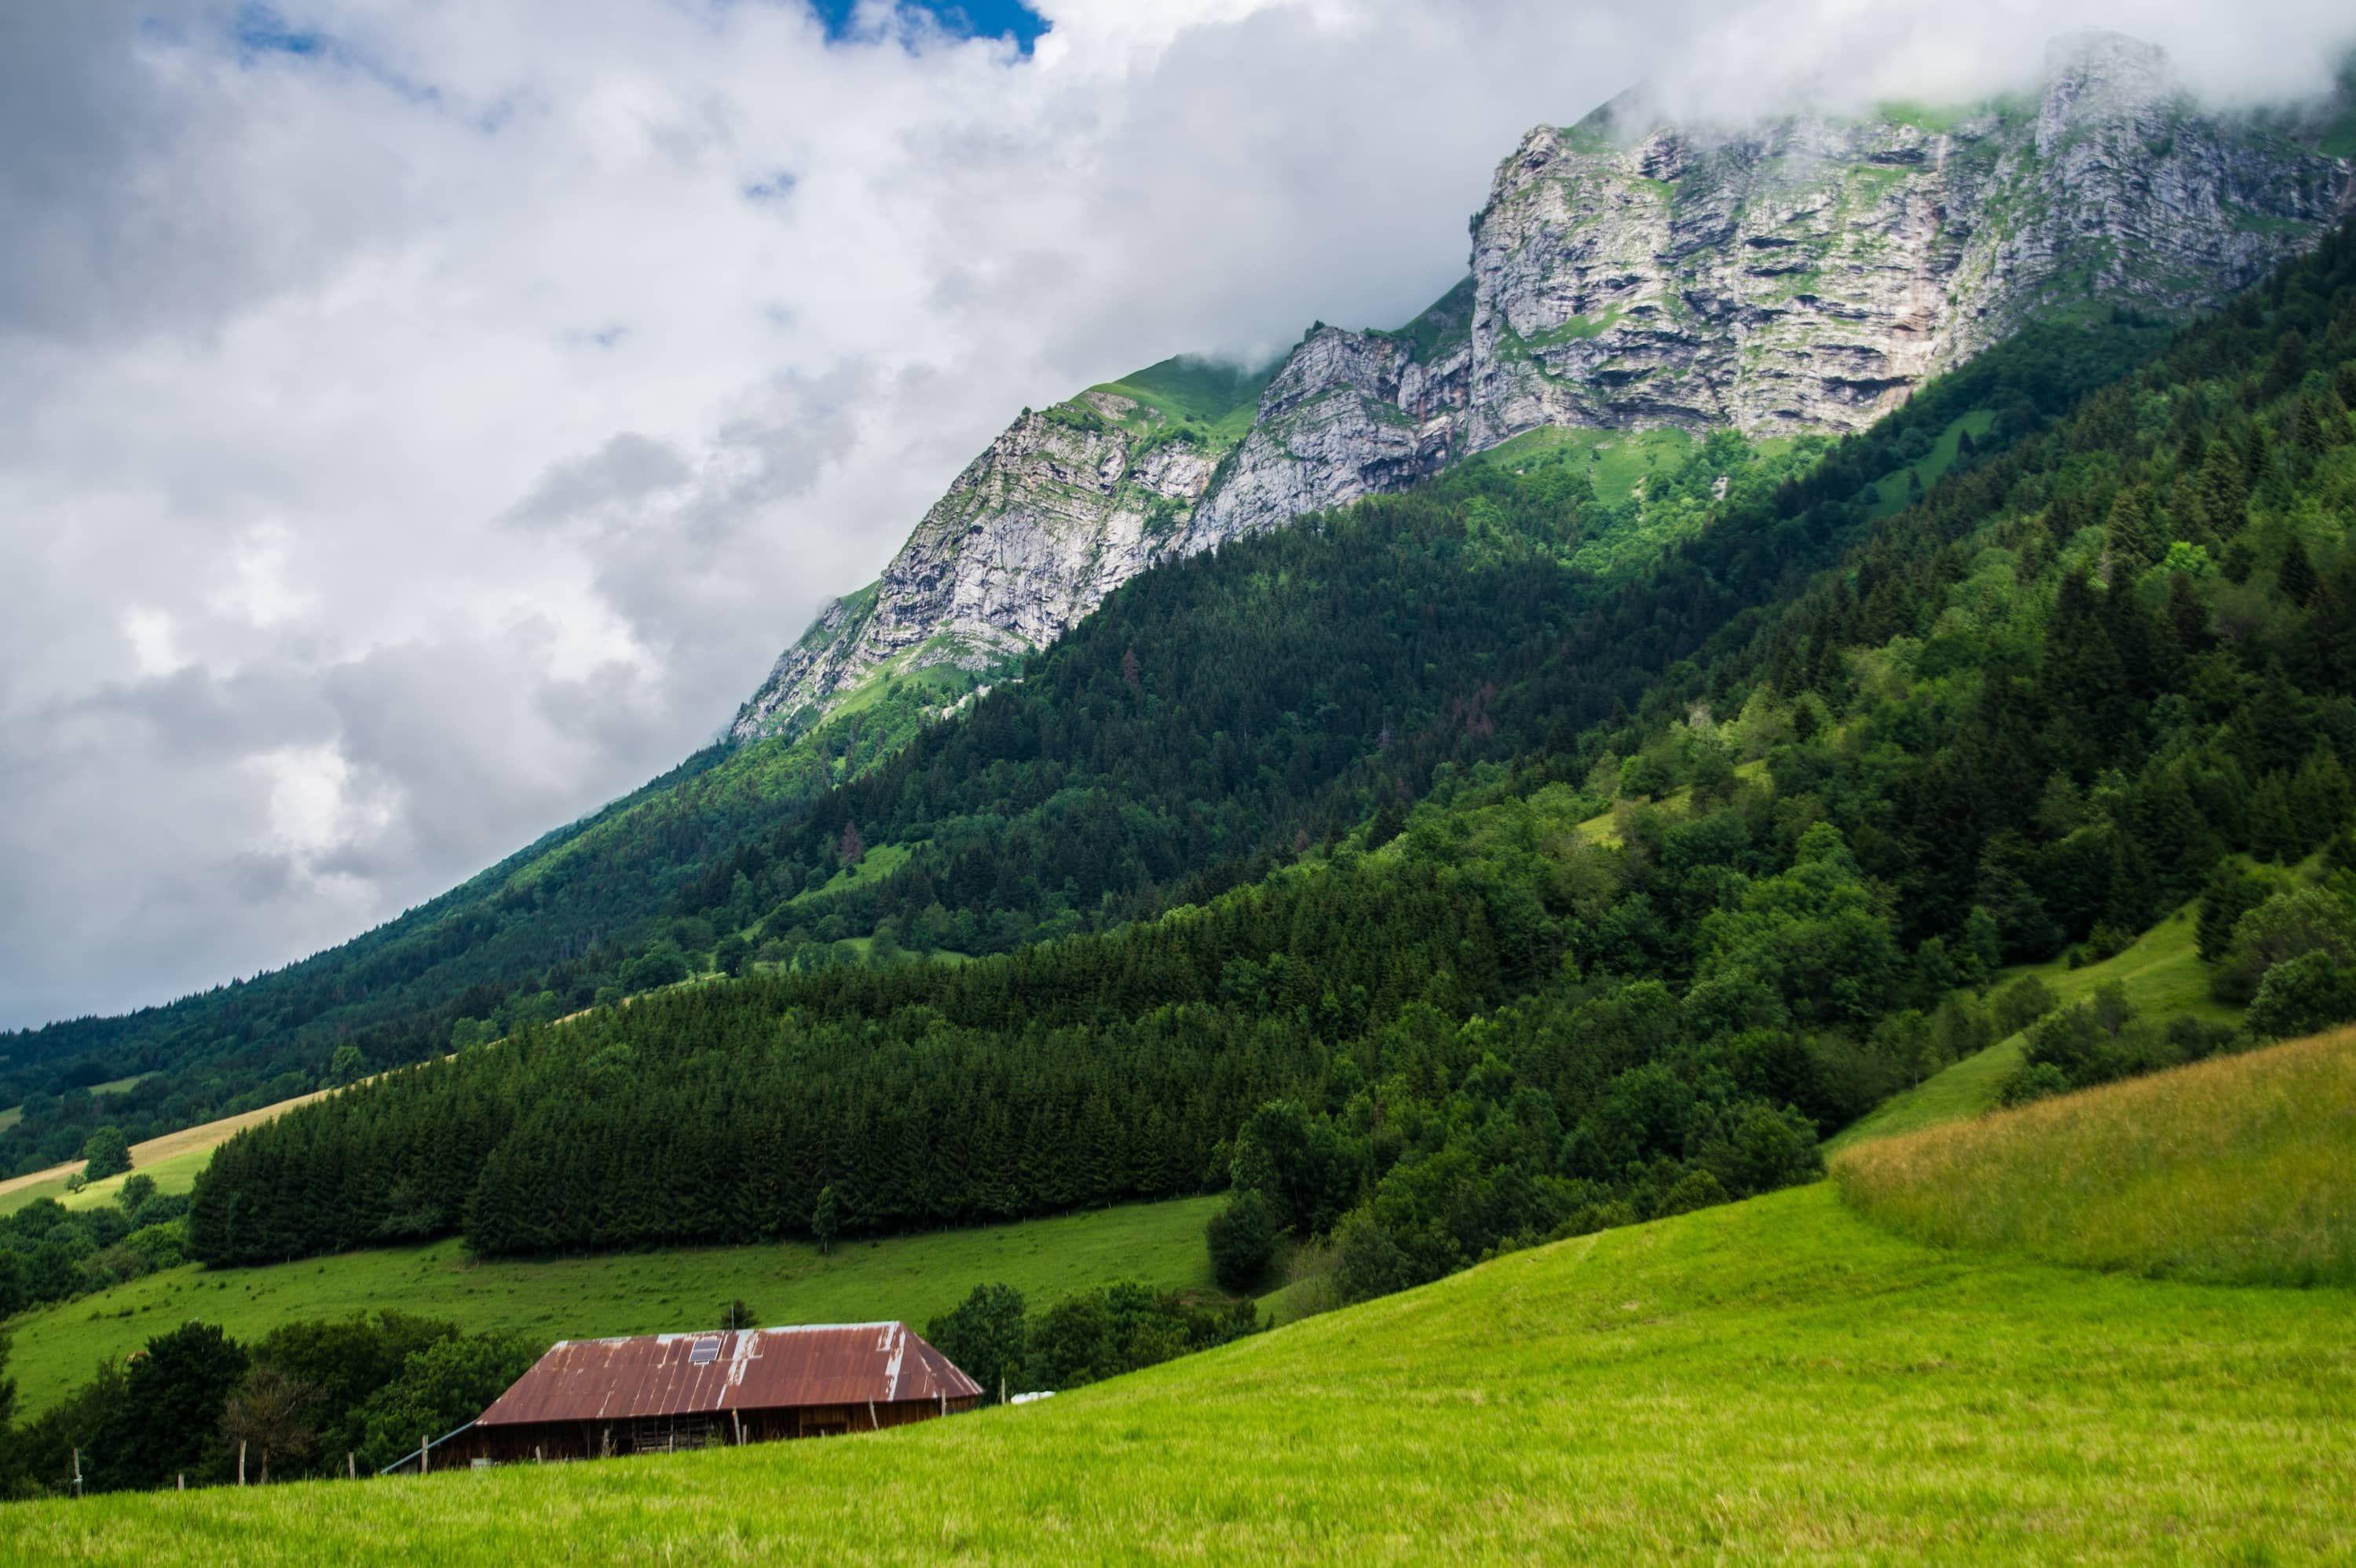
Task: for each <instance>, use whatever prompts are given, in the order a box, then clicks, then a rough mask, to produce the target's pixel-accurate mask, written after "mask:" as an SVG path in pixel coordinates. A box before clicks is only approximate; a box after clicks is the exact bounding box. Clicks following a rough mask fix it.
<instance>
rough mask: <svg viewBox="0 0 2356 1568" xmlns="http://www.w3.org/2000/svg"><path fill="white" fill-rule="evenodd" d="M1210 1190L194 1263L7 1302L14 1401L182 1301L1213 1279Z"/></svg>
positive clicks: (445, 1309) (804, 1316) (316, 1306)
mask: <svg viewBox="0 0 2356 1568" xmlns="http://www.w3.org/2000/svg"><path fill="white" fill-rule="evenodd" d="M1217 1202H1218V1200H1215V1199H1209V1198H1189V1199H1180V1200H1175V1201H1173V1202H1168V1203H1143V1204H1136V1205H1133V1206H1130V1207H1128V1208H1121V1209H1100V1210H1095V1211H1090V1212H1087V1213H1083V1214H1072V1215H1066V1216H1064V1217H1062V1218H1060V1219H1054V1220H1032V1221H1023V1222H1022V1223H1019V1224H1011V1225H993V1226H987V1227H983V1228H980V1229H977V1230H970V1231H944V1232H934V1233H931V1234H927V1235H920V1236H895V1237H889V1238H885V1239H883V1240H878V1241H853V1242H845V1243H839V1244H838V1245H837V1246H836V1247H835V1249H834V1251H833V1252H832V1253H827V1254H825V1255H821V1254H820V1253H819V1251H818V1250H817V1249H816V1248H815V1247H812V1246H809V1245H808V1244H805V1243H778V1244H776V1245H774V1246H755V1247H710V1248H698V1249H690V1250H680V1251H669V1252H652V1253H605V1254H602V1255H599V1256H596V1257H588V1258H559V1259H553V1260H551V1261H547V1262H536V1263H535V1262H517V1261H509V1260H501V1261H498V1262H493V1263H477V1262H474V1261H471V1260H470V1259H469V1258H468V1257H467V1256H466V1253H465V1251H464V1250H463V1249H462V1248H461V1247H460V1245H459V1244H458V1243H456V1242H455V1241H448V1242H437V1243H434V1244H433V1245H431V1246H423V1247H402V1248H391V1249H386V1250H384V1251H374V1252H365V1253H345V1254H343V1255H341V1256H338V1257H330V1258H313V1259H310V1260H307V1261H305V1262H302V1263H294V1264H276V1265H273V1266H271V1267H267V1268H249V1269H202V1268H198V1267H197V1266H196V1265H195V1264H189V1265H187V1267H184V1268H176V1269H167V1270H166V1271H164V1272H163V1273H160V1274H153V1275H148V1276H146V1277H145V1278H144V1279H137V1280H134V1281H132V1282H131V1283H130V1284H128V1285H117V1286H116V1287H114V1288H113V1289H112V1290H108V1291H104V1292H102V1293H100V1294H99V1295H96V1296H83V1297H81V1298H80V1299H79V1300H75V1301H68V1302H62V1303H59V1305H57V1306H55V1307H45V1308H43V1309H41V1310H39V1311H36V1312H28V1313H27V1314H25V1315H24V1316H23V1317H18V1318H16V1319H15V1320H14V1321H13V1322H11V1323H10V1324H9V1326H8V1332H9V1334H10V1336H11V1337H12V1339H14V1341H15V1347H14V1351H13V1353H12V1355H11V1356H10V1358H9V1362H8V1370H9V1371H10V1373H11V1374H12V1375H13V1376H15V1377H16V1381H17V1386H18V1393H19V1396H20V1398H21V1400H22V1403H23V1406H24V1412H23V1413H34V1414H37V1413H39V1412H40V1411H41V1410H42V1409H43V1408H45V1407H46V1406H47V1405H48V1404H50V1403H53V1402H55V1401H56V1400H58V1399H59V1398H61V1397H62V1396H63V1395H65V1394H66V1393H67V1392H69V1391H70V1390H71V1389H72V1388H74V1387H75V1386H76V1385H78V1384H79V1383H80V1382H81V1381H83V1380H84V1379H86V1378H88V1377H89V1376H90V1372H91V1367H92V1366H93V1365H95V1364H96V1363H97V1362H98V1361H99V1360H101V1359H102V1358H103V1357H107V1356H119V1355H125V1354H128V1353H129V1352H131V1351H133V1350H135V1349H138V1348H139V1347H140V1346H141V1345H143V1344H145V1342H146V1341H147V1340H148V1339H150V1338H151V1337H152V1336H154V1335H155V1334H158V1333H162V1332H164V1331H165V1330H166V1329H170V1328H177V1327H179V1326H180V1324H182V1323H184V1322H186V1321H187V1320H188V1319H189V1318H192V1317H195V1318H201V1319H203V1320H204V1321H206V1322H209V1323H218V1324H220V1325H221V1326H222V1327H223V1328H227V1329H228V1330H229V1331H230V1333H231V1334H233V1335H236V1336H238V1337H240V1338H245V1337H249V1336H252V1335H258V1334H260V1333H262V1331H264V1330H265V1329H268V1328H273V1327H274V1326H276V1325H278V1324H280V1323H289V1322H295V1321H297V1320H299V1319H302V1318H306V1317H348V1316H349V1315H351V1314H352V1313H355V1312H361V1311H373V1310H375V1309H376V1308H378V1307H397V1308H399V1309H400V1310H402V1311H404V1312H416V1313H421V1314H424V1315H427V1316H431V1317H447V1318H451V1319H453V1320H455V1321H456V1322H458V1323H460V1324H462V1325H464V1326H465V1327H466V1328H468V1329H470V1330H483V1329H502V1328H504V1329H515V1330H517V1331H519V1332H521V1333H525V1334H528V1335H531V1336H534V1337H538V1338H544V1339H552V1340H553V1339H582V1338H586V1337H592V1336H596V1335H604V1334H638V1333H648V1332H651V1331H654V1330H658V1329H669V1328H692V1327H696V1326H698V1325H701V1324H705V1323H708V1322H710V1321H711V1320H712V1315H713V1314H714V1313H715V1312H716V1311H718V1309H719V1308H720V1307H721V1306H722V1304H723V1303H724V1302H727V1301H730V1300H732V1299H734V1298H735V1297H738V1296H742V1297H744V1299H745V1300H747V1301H750V1302H751V1303H752V1304H753V1305H754V1306H755V1307H758V1308H759V1309H760V1311H761V1313H762V1315H763V1317H766V1319H768V1320H769V1321H771V1322H777V1323H793V1322H841V1321H851V1322H859V1321H864V1320H867V1319H871V1318H883V1317H902V1318H906V1319H908V1320H909V1321H911V1322H916V1323H920V1324H921V1323H923V1322H924V1321H925V1320H926V1319H927V1318H929V1317H932V1316H933V1315H934V1314H936V1313H939V1312H946V1311H948V1309H949V1308H950V1307H955V1306H956V1305H957V1304H958V1302H959V1301H961V1300H963V1299H964V1298H965V1296H966V1293H967V1292H968V1291H969V1290H971V1289H972V1288H973V1287H974V1286H975V1285H980V1284H982V1283H984V1282H987V1281H991V1280H998V1281H1002V1282H1004V1283H1006V1284H1008V1285H1013V1286H1015V1287H1016V1288H1018V1289H1020V1290H1022V1291H1023V1292H1024V1293H1025V1294H1028V1295H1032V1296H1038V1297H1040V1298H1042V1304H1043V1305H1044V1302H1045V1301H1048V1300H1053V1299H1054V1298H1055V1297H1056V1296H1063V1295H1066V1294H1068V1293H1070V1292H1073V1291H1076V1290H1082V1289H1086V1288H1087V1287H1089V1286H1091V1285H1102V1284H1105V1283H1107V1282H1108V1281H1111V1280H1116V1279H1135V1280H1141V1281H1143V1282H1144V1283H1146V1284H1148V1285H1160V1286H1164V1287H1168V1288H1173V1289H1203V1290H1208V1289H1211V1288H1212V1285H1211V1276H1210V1264H1209V1258H1208V1254H1207V1253H1205V1251H1204V1247H1203V1227H1204V1226H1205V1224H1206V1223H1207V1222H1208V1221H1209V1220H1210V1217H1211V1213H1212V1211H1213V1210H1214V1209H1215V1208H1216V1206H1217Z"/></svg>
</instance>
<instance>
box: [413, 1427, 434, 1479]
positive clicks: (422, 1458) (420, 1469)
mask: <svg viewBox="0 0 2356 1568" xmlns="http://www.w3.org/2000/svg"><path fill="white" fill-rule="evenodd" d="M433 1443H434V1439H433V1438H432V1437H430V1436H428V1435H425V1434H424V1433H423V1432H421V1433H419V1434H418V1435H417V1473H418V1474H419V1475H421V1476H422V1475H423V1474H425V1472H426V1471H427V1470H429V1469H431V1468H432V1467H433V1465H434V1449H433Z"/></svg>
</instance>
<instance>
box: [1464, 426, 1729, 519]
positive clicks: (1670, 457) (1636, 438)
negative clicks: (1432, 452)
mask: <svg viewBox="0 0 2356 1568" xmlns="http://www.w3.org/2000/svg"><path fill="white" fill-rule="evenodd" d="M1692 450H1693V437H1692V436H1690V435H1688V434H1687V433H1686V432H1684V431H1681V430H1675V429H1661V430H1646V431H1634V432H1624V431H1609V430H1595V429H1589V428H1586V427H1575V426H1569V425H1553V426H1549V427H1547V428H1546V429H1544V430H1533V431H1525V432H1522V433H1521V434H1520V435H1517V436H1515V437H1514V438H1513V439H1512V440H1511V441H1506V442H1501V443H1498V444H1497V445H1495V446H1494V447H1491V448H1490V449H1489V450H1488V451H1486V452H1483V453H1480V454H1479V455H1478V456H1476V457H1475V458H1473V459H1472V461H1474V462H1476V463H1484V464H1492V465H1494V466H1496V467H1500V468H1510V469H1513V470H1514V471H1515V472H1516V473H1519V472H1523V471H1526V469H1528V468H1529V467H1530V466H1532V465H1533V464H1550V463H1563V462H1572V463H1577V464H1581V465H1582V466H1584V467H1585V468H1586V469H1587V471H1588V473H1589V475H1590V476H1591V477H1592V478H1593V480H1594V484H1595V496H1596V499H1598V500H1600V501H1601V502H1603V503H1604V504H1605V505H1607V506H1616V505H1617V504H1618V503H1620V502H1622V501H1624V500H1626V499H1627V498H1628V497H1629V496H1633V495H1634V494H1635V493H1636V486H1637V485H1639V484H1641V483H1643V481H1644V479H1645V478H1646V477H1647V476H1649V475H1651V474H1653V473H1654V471H1655V470H1656V469H1658V468H1660V467H1662V466H1663V465H1664V464H1665V465H1668V466H1671V467H1674V466H1676V464H1679V463H1681V462H1683V461H1684V460H1685V457H1686V455H1687V453H1689V452H1691V451H1692Z"/></svg>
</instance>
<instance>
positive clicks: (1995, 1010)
mask: <svg viewBox="0 0 2356 1568" xmlns="http://www.w3.org/2000/svg"><path fill="white" fill-rule="evenodd" d="M2060 1005H2061V997H2057V996H2055V995H2054V994H2053V987H2051V986H2049V985H2047V984H2046V983H2045V982H2044V981H2042V980H2040V979H2039V978H2038V977H2037V976H2034V975H2023V976H2021V977H2020V978H2019V979H2018V980H2015V981H2013V982H2012V983H2011V984H2010V985H2008V986H2004V987H2000V988H1999V989H1997V992H1996V994H1995V995H1993V996H1991V997H1989V998H1988V1014H1989V1016H1990V1018H1991V1019H1993V1020H1994V1022H1995V1028H1996V1034H1997V1039H1999V1040H2004V1039H2008V1038H2009V1037H2011V1036H2013V1035H2016V1034H2019V1032H2020V1031H2021V1030H2022V1029H2027V1028H2028V1027H2029V1025H2030V1024H2033V1023H2035V1022H2036V1021H2037V1020H2038V1019H2041V1018H2043V1017H2044V1016H2045V1015H2046V1014H2048V1013H2050V1012H2051V1011H2052V1010H2053V1009H2054V1008H2056V1007H2058V1006H2060Z"/></svg>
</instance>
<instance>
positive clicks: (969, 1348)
mask: <svg viewBox="0 0 2356 1568" xmlns="http://www.w3.org/2000/svg"><path fill="white" fill-rule="evenodd" d="M925 1338H926V1339H929V1340H931V1341H932V1344H933V1348H934V1349H937V1350H938V1351H939V1352H940V1353H941V1354H942V1355H944V1356H947V1357H948V1359H949V1360H952V1361H955V1362H956V1363H957V1364H958V1367H959V1368H960V1369H961V1370H962V1371H964V1372H965V1374H966V1376H968V1377H969V1378H971V1379H972V1380H973V1381H976V1382H978V1383H980V1385H981V1397H982V1398H983V1399H984V1400H985V1401H987V1402H989V1403H997V1401H998V1399H999V1397H1000V1395H1001V1394H1002V1393H1004V1392H1007V1389H1008V1385H1009V1384H1010V1383H1011V1382H1012V1381H1013V1380H1014V1379H1015V1378H1017V1377H1019V1376H1020V1375H1021V1374H1022V1371H1023V1361H1024V1360H1025V1359H1026V1358H1027V1357H1028V1356H1029V1354H1030V1348H1031V1337H1030V1331H1029V1328H1028V1325H1027V1324H1026V1323H1025V1321H1024V1319H1023V1293H1022V1292H1021V1291H1019V1290H1017V1289H1015V1288H1014V1287H1013V1286H1012V1285H975V1286H974V1287H973V1293H972V1294H971V1295H970V1296H967V1297H966V1298H965V1300H964V1301H962V1302H960V1303H958V1307H957V1309H956V1310H955V1311H952V1312H949V1313H947V1314H945V1315H943V1316H942V1317H936V1318H934V1319H933V1320H932V1321H931V1322H930V1323H927V1324H926V1325H925Z"/></svg>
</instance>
